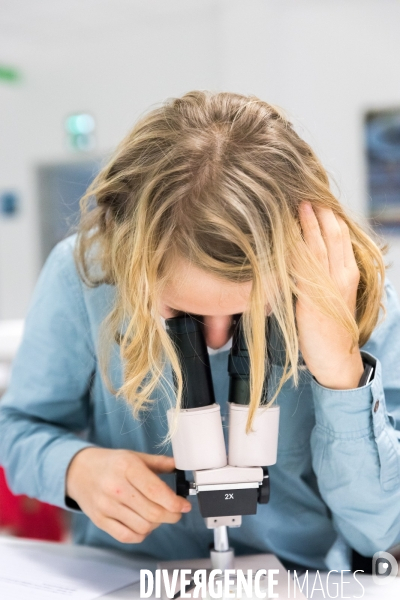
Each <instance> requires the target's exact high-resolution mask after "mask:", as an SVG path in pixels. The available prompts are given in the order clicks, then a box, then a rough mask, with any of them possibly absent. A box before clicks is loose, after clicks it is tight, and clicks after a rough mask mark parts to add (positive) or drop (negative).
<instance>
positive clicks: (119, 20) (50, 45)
mask: <svg viewBox="0 0 400 600" xmlns="http://www.w3.org/2000/svg"><path fill="white" fill-rule="evenodd" d="M399 26H400V1H399V0H251V1H249V0H190V1H188V0H35V2H30V1H29V0H1V2H0V70H1V65H5V67H6V69H5V71H3V75H4V73H5V76H3V78H1V77H0V196H1V194H3V199H4V198H6V199H7V198H9V197H10V198H11V200H12V199H13V198H14V200H13V202H14V204H15V206H12V207H11V209H10V210H3V213H1V214H0V319H16V318H21V317H23V316H24V314H25V312H26V309H27V306H28V303H29V299H30V296H31V293H32V290H33V286H34V284H35V281H36V279H37V276H38V272H39V270H40V267H41V265H42V261H43V258H44V255H45V250H44V248H45V246H46V245H45V244H44V241H43V236H44V235H45V230H46V228H45V227H44V225H43V224H45V223H46V218H48V213H49V211H51V206H50V205H49V203H48V199H44V196H46V194H47V195H48V194H49V190H50V189H51V186H50V187H49V186H47V188H46V190H44V189H43V177H45V179H46V175H45V174H46V172H48V171H46V169H47V170H48V169H49V168H50V171H51V169H52V167H57V168H58V167H59V166H60V165H61V166H62V168H64V167H65V168H68V165H69V164H73V165H76V163H77V162H79V161H81V162H82V163H83V162H84V163H85V164H89V166H90V164H95V162H96V161H97V160H98V159H100V160H101V159H104V157H105V156H107V154H108V153H109V152H110V151H111V150H112V149H113V148H114V147H115V145H116V144H117V143H118V142H119V141H120V139H121V138H122V137H123V136H124V134H125V133H126V132H127V131H128V129H129V128H130V127H131V126H132V124H133V123H134V121H135V120H136V119H137V117H138V116H139V115H140V114H141V113H143V112H144V111H145V110H147V109H148V108H149V107H151V106H154V105H156V104H157V103H158V102H161V101H163V100H164V99H165V98H167V97H170V96H177V95H181V94H182V93H184V92H185V91H188V90H191V89H196V88H198V89H210V90H228V91H236V92H242V93H253V94H256V95H258V96H260V97H261V98H263V99H265V100H267V101H269V102H272V103H276V104H279V105H281V106H282V107H284V108H285V109H286V111H287V112H288V113H289V115H291V116H292V118H293V119H294V121H295V123H296V126H297V128H298V130H299V132H300V133H301V135H303V137H305V138H306V139H307V141H309V142H310V143H311V144H312V146H313V148H314V149H315V150H316V152H317V153H318V154H319V155H320V157H321V159H322V161H323V163H324V165H325V166H326V168H327V169H328V171H329V172H330V173H331V174H332V176H333V178H334V179H335V181H336V182H337V184H338V186H339V188H340V190H341V199H342V201H343V202H345V203H346V204H347V205H348V206H349V207H350V208H351V210H352V211H353V213H355V214H357V215H359V217H360V218H362V216H363V215H366V214H367V211H368V190H367V176H366V160H365V139H364V126H363V121H364V116H365V113H366V112H367V111H370V110H375V109H376V110H381V109H385V108H393V107H400V78H399V76H398V74H399V63H400V35H399V31H400V27H399ZM9 67H12V69H14V75H13V74H12V73H11V75H10V73H9V75H8V76H7V69H8V68H9ZM74 113H89V114H90V115H92V116H93V118H94V119H95V123H96V129H95V133H94V138H95V146H94V148H93V149H92V150H90V151H88V152H78V151H76V150H75V151H73V150H71V148H69V147H68V144H67V139H66V138H67V134H66V131H65V121H66V118H67V117H68V115H71V114H74ZM399 143H400V141H399ZM65 177H66V178H67V179H68V175H66V176H65ZM46 181H47V180H46ZM70 183H72V185H74V182H70ZM7 194H9V196H7ZM10 194H11V196H10ZM54 194H55V196H58V195H62V192H60V191H57V189H56V191H55V192H54ZM60 200H61V203H62V200H63V199H62V198H61V199H60V198H58V197H55V198H54V202H59V201H60ZM11 204H12V202H11ZM46 215H47V216H46ZM387 237H388V240H389V242H390V244H391V251H390V260H392V261H393V267H392V268H391V271H390V277H391V279H392V280H393V281H394V283H395V285H396V287H397V289H398V291H399V292H400V241H399V240H400V237H397V236H396V235H388V236H387Z"/></svg>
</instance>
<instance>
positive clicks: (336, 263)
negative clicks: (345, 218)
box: [314, 207, 344, 279]
mask: <svg viewBox="0 0 400 600" xmlns="http://www.w3.org/2000/svg"><path fill="white" fill-rule="evenodd" d="M314 212H315V214H316V216H317V219H318V223H319V226H320V230H321V234H322V238H323V241H324V243H325V246H326V249H327V252H328V262H329V272H330V274H331V276H332V277H334V278H335V279H338V278H339V279H340V278H341V277H342V275H343V267H344V254H343V239H342V230H341V227H340V225H339V223H338V221H337V219H336V217H335V215H334V214H333V211H332V210H331V209H329V208H317V207H316V208H315V209H314Z"/></svg>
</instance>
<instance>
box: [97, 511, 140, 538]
mask: <svg viewBox="0 0 400 600" xmlns="http://www.w3.org/2000/svg"><path fill="white" fill-rule="evenodd" d="M97 526H98V527H100V529H103V530H104V531H106V532H107V533H108V534H110V535H111V536H112V537H113V538H115V539H116V540H117V541H118V542H121V543H122V544H140V543H141V542H143V540H144V539H145V538H146V535H143V534H140V533H137V532H136V531H132V529H129V527H127V526H126V525H124V523H121V522H120V521H117V520H116V519H112V518H110V517H105V518H103V519H102V520H101V521H100V522H99V523H97Z"/></svg>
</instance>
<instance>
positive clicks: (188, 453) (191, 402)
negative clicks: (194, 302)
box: [166, 314, 227, 471]
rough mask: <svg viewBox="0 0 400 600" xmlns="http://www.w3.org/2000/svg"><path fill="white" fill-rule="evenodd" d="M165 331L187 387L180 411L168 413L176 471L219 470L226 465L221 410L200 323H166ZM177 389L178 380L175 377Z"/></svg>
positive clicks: (185, 318)
mask: <svg viewBox="0 0 400 600" xmlns="http://www.w3.org/2000/svg"><path fill="white" fill-rule="evenodd" d="M166 327H167V332H168V334H169V336H170V337H171V339H172V341H173V343H174V345H175V348H176V350H177V352H178V356H179V359H180V364H181V368H182V374H183V380H184V387H183V394H182V404H181V410H180V411H179V413H178V415H176V413H175V409H172V408H171V409H169V410H168V411H167V418H168V425H169V428H170V431H171V430H172V431H173V430H174V419H175V418H176V419H177V423H176V425H177V427H176V430H175V431H174V432H173V435H172V438H171V444H172V451H173V455H174V459H175V465H176V468H177V469H180V470H182V471H197V470H201V469H218V468H220V467H225V466H226V464H227V457H226V447H225V440H224V433H223V429H222V421H221V410H220V406H219V404H216V403H215V397H214V387H213V382H212V375H211V367H210V359H209V355H208V351H207V345H206V343H205V340H204V336H203V331H202V328H201V322H199V320H198V319H195V318H194V317H192V316H191V315H188V314H185V315H183V316H182V317H174V318H172V319H167V320H166ZM174 384H175V387H176V379H175V377H174Z"/></svg>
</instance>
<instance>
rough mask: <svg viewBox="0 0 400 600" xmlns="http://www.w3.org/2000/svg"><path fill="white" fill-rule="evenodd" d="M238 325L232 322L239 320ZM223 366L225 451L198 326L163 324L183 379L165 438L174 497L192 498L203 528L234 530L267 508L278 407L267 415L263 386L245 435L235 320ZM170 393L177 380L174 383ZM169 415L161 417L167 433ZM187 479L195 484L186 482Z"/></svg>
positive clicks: (243, 375)
mask: <svg viewBox="0 0 400 600" xmlns="http://www.w3.org/2000/svg"><path fill="white" fill-rule="evenodd" d="M238 317H239V316H238ZM236 320H237V323H236V328H235V332H234V337H233V343H232V349H231V351H230V356H229V361H228V365H227V366H228V371H229V375H230V387H229V445H228V453H227V451H226V447H225V441H224V435H223V428H222V421H221V412H220V406H219V405H218V404H216V403H215V397H214V389H213V385H212V376H211V368H210V361H209V356H208V352H207V346H206V343H205V340H204V337H203V331H202V323H201V321H200V320H199V318H198V317H196V318H195V317H193V316H191V315H188V314H184V315H183V316H180V317H175V318H172V319H167V320H166V327H167V331H168V333H169V335H170V338H171V340H172V341H173V343H174V346H175V349H176V351H177V354H178V356H179V359H180V364H181V368H182V373H183V378H184V390H183V398H182V407H181V409H180V411H179V413H178V416H177V427H176V429H175V432H174V433H173V436H172V450H173V455H174V459H175V465H176V469H177V493H179V494H180V495H183V496H187V495H189V494H190V495H195V494H196V495H197V498H198V503H199V509H200V513H201V515H202V516H203V517H204V519H205V522H206V525H207V527H208V528H216V527H220V526H221V525H224V526H230V527H238V526H239V525H240V524H241V520H242V516H243V515H251V514H256V512H257V503H260V504H266V503H267V502H268V500H269V475H268V466H270V465H273V464H275V462H276V456H277V446H278V429H279V407H277V406H274V407H268V408H267V407H266V406H265V405H263V404H264V402H265V401H266V398H267V386H266V385H265V386H264V390H263V398H262V403H261V404H260V407H259V408H258V409H257V411H256V414H255V417H254V421H253V426H252V431H251V432H250V433H248V434H247V433H246V423H247V417H248V411H249V403H250V359H249V353H248V350H247V347H246V344H245V339H244V334H243V331H242V327H241V321H240V319H238V318H237V319H236ZM174 382H175V385H176V380H175V378H174ZM174 410H175V409H170V410H169V411H168V413H167V417H168V422H169V426H170V428H171V427H172V426H173V423H174V418H176V415H175V414H174ZM185 471H192V472H193V477H194V481H193V482H191V483H189V482H188V481H187V480H186V474H185Z"/></svg>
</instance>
